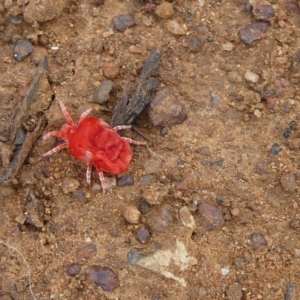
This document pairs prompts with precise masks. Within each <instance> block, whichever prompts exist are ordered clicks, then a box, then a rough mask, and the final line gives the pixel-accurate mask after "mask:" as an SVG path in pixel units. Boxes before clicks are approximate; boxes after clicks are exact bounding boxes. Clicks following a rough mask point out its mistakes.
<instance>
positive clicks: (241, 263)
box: [234, 257, 245, 270]
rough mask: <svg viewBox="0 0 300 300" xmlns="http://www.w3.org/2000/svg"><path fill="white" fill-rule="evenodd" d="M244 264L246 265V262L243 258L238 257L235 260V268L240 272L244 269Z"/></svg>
mask: <svg viewBox="0 0 300 300" xmlns="http://www.w3.org/2000/svg"><path fill="white" fill-rule="evenodd" d="M244 264H245V260H244V258H242V257H237V258H236V259H235V260H234V265H235V267H236V268H237V269H238V270H240V269H243V267H244Z"/></svg>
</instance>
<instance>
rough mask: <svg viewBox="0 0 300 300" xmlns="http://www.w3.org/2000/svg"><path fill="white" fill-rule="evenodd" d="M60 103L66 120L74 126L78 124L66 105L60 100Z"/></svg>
mask: <svg viewBox="0 0 300 300" xmlns="http://www.w3.org/2000/svg"><path fill="white" fill-rule="evenodd" d="M58 103H59V106H60V108H61V111H62V113H63V115H64V117H65V118H66V120H67V121H68V123H69V124H70V125H72V126H76V124H75V123H74V121H73V119H72V117H71V116H70V114H69V113H68V111H67V109H66V107H65V106H64V105H63V103H62V102H60V101H58Z"/></svg>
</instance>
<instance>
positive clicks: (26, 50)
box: [13, 39, 33, 62]
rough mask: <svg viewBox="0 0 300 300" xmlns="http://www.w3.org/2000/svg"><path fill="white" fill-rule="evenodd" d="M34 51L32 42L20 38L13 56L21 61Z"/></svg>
mask: <svg viewBox="0 0 300 300" xmlns="http://www.w3.org/2000/svg"><path fill="white" fill-rule="evenodd" d="M32 52H33V47H32V44H31V42H30V41H29V40H25V39H20V40H17V42H16V44H15V47H14V50H13V57H14V59H15V60H16V61H18V62H20V61H22V60H24V59H25V58H26V57H27V56H28V55H30V54H31V53H32Z"/></svg>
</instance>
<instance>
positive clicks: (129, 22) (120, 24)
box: [112, 15, 134, 32]
mask: <svg viewBox="0 0 300 300" xmlns="http://www.w3.org/2000/svg"><path fill="white" fill-rule="evenodd" d="M112 22H113V26H114V28H115V29H116V30H117V31H120V32H124V31H125V30H126V29H128V28H129V27H132V26H133V25H134V20H133V18H132V17H131V16H128V15H118V16H114V17H113V19H112Z"/></svg>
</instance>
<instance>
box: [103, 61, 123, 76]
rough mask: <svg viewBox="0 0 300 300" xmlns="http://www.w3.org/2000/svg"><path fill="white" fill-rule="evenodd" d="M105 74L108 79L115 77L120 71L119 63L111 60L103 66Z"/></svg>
mask: <svg viewBox="0 0 300 300" xmlns="http://www.w3.org/2000/svg"><path fill="white" fill-rule="evenodd" d="M102 71H103V75H104V76H105V77H106V78H108V79H115V78H116V77H117V76H118V75H119V72H120V68H119V66H118V64H117V63H114V62H110V63H107V64H105V65H104V66H103V68H102Z"/></svg>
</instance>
